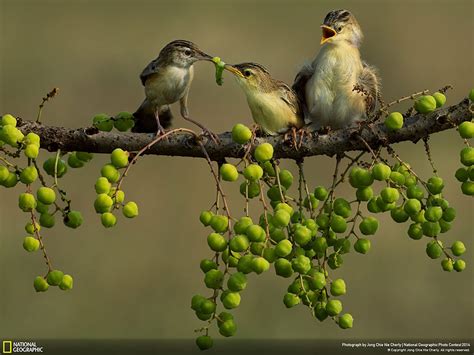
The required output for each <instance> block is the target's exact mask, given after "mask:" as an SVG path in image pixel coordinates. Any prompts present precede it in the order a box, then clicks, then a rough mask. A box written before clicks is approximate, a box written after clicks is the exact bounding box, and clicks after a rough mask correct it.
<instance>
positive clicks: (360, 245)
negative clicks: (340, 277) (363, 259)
mask: <svg viewBox="0 0 474 355" xmlns="http://www.w3.org/2000/svg"><path fill="white" fill-rule="evenodd" d="M354 250H355V251H356V252H358V253H361V254H367V252H368V251H369V250H370V240H368V239H364V238H360V239H357V241H356V242H355V243H354Z"/></svg>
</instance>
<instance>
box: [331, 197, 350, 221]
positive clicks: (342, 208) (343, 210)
mask: <svg viewBox="0 0 474 355" xmlns="http://www.w3.org/2000/svg"><path fill="white" fill-rule="evenodd" d="M333 211H334V213H335V214H337V215H338V216H341V217H344V218H348V217H349V216H350V215H351V205H350V204H349V202H348V201H347V200H346V199H344V198H336V200H334V206H333Z"/></svg>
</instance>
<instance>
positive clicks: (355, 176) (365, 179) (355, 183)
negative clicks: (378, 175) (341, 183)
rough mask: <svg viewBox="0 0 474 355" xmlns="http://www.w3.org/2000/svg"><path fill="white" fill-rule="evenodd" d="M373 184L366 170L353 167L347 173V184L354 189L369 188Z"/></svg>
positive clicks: (369, 173)
mask: <svg viewBox="0 0 474 355" xmlns="http://www.w3.org/2000/svg"><path fill="white" fill-rule="evenodd" d="M373 182H374V178H373V176H372V173H371V172H370V171H369V170H367V169H364V168H361V167H354V168H352V169H351V172H350V173H349V183H350V184H351V186H352V187H354V188H359V187H366V186H370V185H372V183H373Z"/></svg>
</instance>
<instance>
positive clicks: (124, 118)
mask: <svg viewBox="0 0 474 355" xmlns="http://www.w3.org/2000/svg"><path fill="white" fill-rule="evenodd" d="M114 118H115V120H114V121H113V123H114V127H115V128H116V129H117V130H118V131H120V132H126V131H128V130H129V129H131V128H132V127H133V126H134V125H135V120H134V119H133V115H132V114H131V113H130V112H119V113H118V114H117V115H116V116H115V117H114Z"/></svg>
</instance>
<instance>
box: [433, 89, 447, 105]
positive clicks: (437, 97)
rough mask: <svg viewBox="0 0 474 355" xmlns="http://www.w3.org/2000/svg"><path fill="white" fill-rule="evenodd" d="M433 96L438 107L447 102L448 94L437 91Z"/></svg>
mask: <svg viewBox="0 0 474 355" xmlns="http://www.w3.org/2000/svg"><path fill="white" fill-rule="evenodd" d="M433 97H434V99H435V101H436V107H437V108H438V107H441V106H443V105H444V104H445V103H446V96H445V95H444V94H442V93H440V92H435V93H434V94H433Z"/></svg>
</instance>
